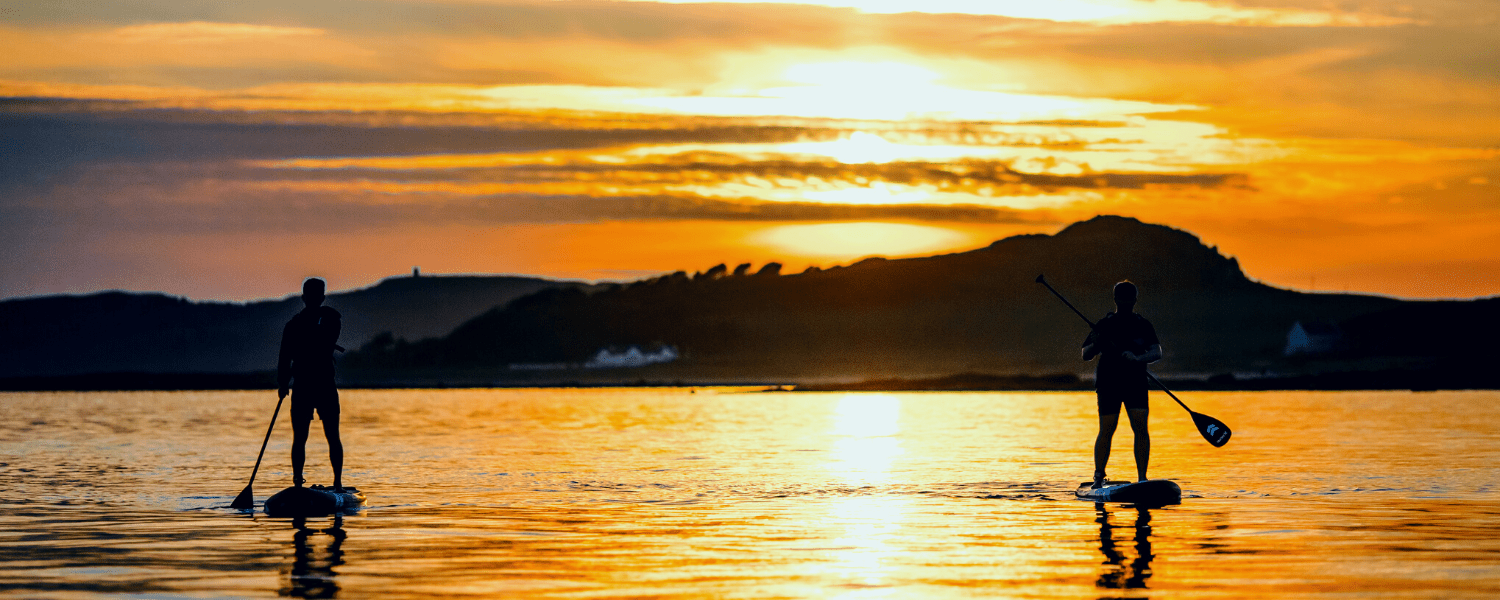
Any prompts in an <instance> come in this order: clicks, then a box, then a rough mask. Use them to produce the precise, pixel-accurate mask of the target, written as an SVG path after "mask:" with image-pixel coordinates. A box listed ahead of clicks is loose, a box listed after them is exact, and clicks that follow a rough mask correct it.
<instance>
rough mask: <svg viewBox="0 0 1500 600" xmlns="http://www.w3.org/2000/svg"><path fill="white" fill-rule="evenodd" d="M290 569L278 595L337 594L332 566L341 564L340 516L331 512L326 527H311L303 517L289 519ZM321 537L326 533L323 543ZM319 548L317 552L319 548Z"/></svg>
mask: <svg viewBox="0 0 1500 600" xmlns="http://www.w3.org/2000/svg"><path fill="white" fill-rule="evenodd" d="M292 527H295V528H296V529H297V532H296V533H294V534H292V546H293V548H292V570H291V573H290V579H289V584H288V586H287V587H285V588H282V589H281V590H280V594H281V595H282V596H290V597H293V598H334V597H337V596H338V593H339V584H338V582H337V581H335V580H334V575H335V573H334V570H333V569H334V567H337V566H339V565H342V564H344V550H343V549H342V546H343V544H344V538H346V537H348V534H346V533H344V517H343V515H334V517H333V526H332V527H329V528H327V529H312V528H310V527H308V526H307V519H302V518H298V519H292ZM322 536H328V539H327V540H326V545H324V546H322V547H321V548H320V547H319V543H320V542H325V540H323V539H322ZM319 550H321V552H320V551H319Z"/></svg>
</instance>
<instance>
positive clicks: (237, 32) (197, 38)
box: [112, 21, 327, 45]
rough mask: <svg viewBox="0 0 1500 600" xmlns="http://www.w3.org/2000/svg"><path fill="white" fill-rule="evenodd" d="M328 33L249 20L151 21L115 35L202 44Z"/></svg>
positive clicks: (143, 40)
mask: <svg viewBox="0 0 1500 600" xmlns="http://www.w3.org/2000/svg"><path fill="white" fill-rule="evenodd" d="M325 33H327V32H326V31H325V30H323V29H318V28H313V27H276V26H272V25H253V24H249V23H208V22H204V21H191V22H187V23H148V24H145V25H130V26H127V27H120V28H118V29H115V30H114V31H113V32H112V37H114V38H115V39H117V40H119V41H120V42H123V43H128V44H182V45H189V44H191V45H203V44H221V43H225V42H242V41H246V40H267V39H275V38H287V37H300V36H321V35H323V34H325Z"/></svg>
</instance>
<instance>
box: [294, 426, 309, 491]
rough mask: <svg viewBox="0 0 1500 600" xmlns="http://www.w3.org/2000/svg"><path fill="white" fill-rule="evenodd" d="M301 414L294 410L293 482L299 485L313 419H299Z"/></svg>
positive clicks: (301, 480) (300, 484)
mask: <svg viewBox="0 0 1500 600" xmlns="http://www.w3.org/2000/svg"><path fill="white" fill-rule="evenodd" d="M298 416H299V415H297V414H296V413H295V411H293V414H292V483H293V484H295V485H297V486H298V487H301V486H302V482H303V481H304V479H302V463H303V462H305V461H306V460H307V430H308V429H310V428H311V427H312V419H299V418H297V417H298Z"/></svg>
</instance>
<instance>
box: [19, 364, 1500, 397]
mask: <svg viewBox="0 0 1500 600" xmlns="http://www.w3.org/2000/svg"><path fill="white" fill-rule="evenodd" d="M1162 381H1163V383H1165V384H1166V385H1167V386H1168V387H1170V388H1171V389H1172V390H1174V391H1293V390H1306V391H1359V390H1372V391H1373V390H1412V391H1436V390H1496V389H1500V375H1496V374H1489V373H1483V372H1476V371H1465V372H1459V371H1454V370H1448V369H1387V370H1378V371H1345V372H1329V373H1315V374H1297V375H1284V376H1266V377H1255V378H1244V379H1241V378H1236V377H1234V376H1233V375H1229V374H1221V375H1214V376H1211V377H1187V376H1177V377H1173V376H1163V377H1162ZM340 387H342V388H343V389H443V388H494V389H508V388H597V387H763V388H765V389H766V391H778V390H779V391H797V392H854V391H859V392H919V391H943V392H996V391H1003V392H1048V391H1092V390H1093V382H1091V381H1089V380H1087V379H1082V378H1079V377H1078V376H1077V375H1074V374H1071V373H1059V374H1049V375H995V374H984V373H962V374H956V375H948V376H942V377H930V378H884V379H866V380H860V381H847V382H823V383H797V382H791V381H767V380H763V379H754V378H746V379H743V380H692V379H660V378H653V379H644V378H631V377H629V376H628V375H625V374H624V373H620V376H618V377H608V376H599V375H594V376H592V377H589V378H587V379H585V378H576V379H575V378H568V377H558V378H555V379H550V380H520V379H516V380H490V381H480V380H476V379H472V378H465V377H458V378H440V377H422V378H410V379H396V380H387V381H345V382H341V384H340ZM275 388H276V377H275V373H274V372H271V371H258V372H250V373H92V374H84V375H57V376H39V377H8V378H0V391H5V392H42V391H59V392H67V391H72V392H84V391H91V392H99V391H211V390H274V389H275Z"/></svg>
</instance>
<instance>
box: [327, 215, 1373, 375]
mask: <svg viewBox="0 0 1500 600" xmlns="http://www.w3.org/2000/svg"><path fill="white" fill-rule="evenodd" d="M709 273H710V274H704V275H699V276H697V277H690V276H688V275H687V274H686V273H681V272H679V273H676V274H673V275H670V276H666V277H660V278H656V279H651V280H643V281H638V282H634V283H631V284H628V285H612V286H606V287H603V288H601V289H598V290H597V291H595V292H593V293H585V292H583V291H579V290H548V291H543V292H541V293H538V294H535V295H532V296H528V297H525V298H521V299H518V300H517V301H515V302H513V303H511V304H509V305H507V306H504V307H499V308H496V309H495V310H492V311H490V312H487V313H485V314H483V315H481V316H479V317H477V318H475V319H474V320H472V321H470V322H468V323H465V324H464V325H462V326H460V327H458V328H457V329H455V330H454V331H453V333H452V334H450V335H449V336H447V337H445V338H442V339H434V340H427V341H424V342H421V343H417V344H410V345H401V346H399V347H385V348H382V349H379V350H376V349H373V348H372V349H370V350H369V351H367V352H363V353H360V354H359V355H357V356H351V357H350V359H349V360H348V361H346V362H347V364H348V365H349V366H350V367H351V368H352V369H353V371H352V372H353V373H355V374H357V375H372V376H376V377H377V378H378V377H389V376H391V375H392V374H399V373H403V372H407V373H423V374H425V375H424V376H440V377H445V378H453V377H459V378H462V377H471V378H474V379H475V380H490V381H503V380H505V379H507V378H508V377H511V376H512V375H513V373H511V372H510V371H509V370H508V369H507V365H508V364H512V363H559V362H561V363H570V362H571V363H576V362H582V361H584V360H586V359H587V358H588V357H589V356H591V355H592V354H593V353H595V352H597V351H598V350H599V349H600V348H607V347H623V346H627V345H641V346H646V347H650V346H656V345H671V346H674V347H676V348H677V349H678V350H679V351H680V352H681V353H682V354H683V355H684V358H683V359H682V360H679V361H677V362H676V363H671V364H667V365H657V366H652V367H647V368H645V369H641V370H638V371H635V372H633V373H632V374H628V375H627V374H625V373H620V372H595V373H594V374H589V373H583V372H582V371H580V372H579V373H580V375H579V376H580V377H584V378H585V379H587V378H589V377H603V378H609V377H616V378H618V377H637V376H639V377H647V378H651V377H654V378H658V379H661V380H673V379H682V380H693V381H725V380H728V381H745V380H760V381H809V380H828V379H844V380H848V379H878V378H890V377H924V376H942V375H950V374H953V373H967V372H978V373H1055V372H1074V373H1086V372H1088V370H1089V368H1090V365H1089V364H1087V363H1083V362H1082V361H1079V360H1078V359H1077V348H1078V345H1079V343H1080V342H1081V340H1082V339H1083V337H1084V336H1085V334H1086V333H1087V329H1086V326H1085V325H1083V324H1082V323H1081V322H1079V321H1078V319H1077V317H1076V316H1074V315H1073V314H1072V313H1071V312H1069V311H1068V310H1067V308H1066V307H1064V306H1062V305H1061V304H1060V303H1058V302H1057V301H1056V300H1055V299H1054V298H1052V296H1051V295H1050V294H1048V293H1047V292H1046V291H1045V290H1044V289H1042V288H1041V287H1040V286H1038V285H1036V284H1035V283H1034V279H1035V277H1036V275H1037V274H1038V273H1045V274H1046V275H1047V277H1048V279H1049V281H1051V282H1053V285H1055V286H1056V287H1057V288H1058V289H1059V290H1061V291H1062V292H1063V293H1065V294H1068V295H1069V296H1070V297H1071V298H1072V299H1073V301H1074V303H1075V304H1077V305H1078V306H1079V307H1080V308H1081V309H1083V310H1084V311H1085V312H1086V313H1087V314H1090V315H1091V316H1092V317H1093V318H1098V317H1100V316H1103V315H1104V314H1105V313H1106V312H1108V311H1109V310H1111V309H1112V303H1111V301H1110V293H1109V290H1110V287H1111V286H1112V285H1113V284H1114V283H1115V282H1116V281H1119V280H1121V279H1130V280H1132V281H1134V282H1136V283H1138V284H1139V285H1140V286H1141V288H1142V299H1141V304H1140V306H1139V310H1140V311H1141V312H1142V313H1143V314H1145V315H1147V316H1148V317H1150V318H1151V319H1152V320H1153V322H1154V323H1155V324H1156V326H1157V329H1158V331H1159V332H1160V334H1161V337H1162V339H1163V342H1164V345H1165V346H1166V348H1167V356H1168V359H1167V360H1166V361H1164V362H1163V363H1161V364H1159V365H1158V369H1159V370H1162V371H1164V372H1220V371H1228V370H1245V369H1261V368H1266V367H1267V366H1270V365H1273V364H1274V363H1276V361H1279V360H1280V354H1281V350H1282V349H1283V347H1284V346H1285V344H1286V332H1287V330H1288V329H1289V328H1290V327H1291V325H1292V324H1293V323H1294V322H1296V321H1299V320H1301V321H1332V322H1338V321H1344V320H1346V319H1349V318H1352V317H1355V316H1358V315H1364V314H1369V313H1373V312H1376V311H1380V310H1384V309H1389V308H1393V307H1395V306H1397V305H1399V304H1401V303H1400V301H1397V300H1394V299H1389V298H1381V297H1372V296H1357V295H1322V294H1303V293H1297V292H1292V291H1288V290H1282V289H1277V288H1273V287H1270V286H1266V285H1263V284H1260V283H1257V282H1255V281H1252V280H1250V279H1248V278H1247V277H1245V275H1244V273H1242V272H1241V270H1240V268H1239V265H1238V263H1236V262H1235V261H1234V259H1231V258H1227V257H1224V256H1223V255H1221V254H1219V253H1218V252H1217V251H1216V250H1215V249H1213V248H1210V247H1207V246H1205V245H1204V244H1202V243H1201V242H1200V241H1199V240H1198V239H1197V238H1196V237H1194V236H1193V235H1191V234H1188V233H1186V232H1183V231H1179V230H1176V229H1172V228H1169V227H1164V226H1160V225H1150V224H1144V223H1141V222H1139V221H1137V220H1135V219H1129V218H1122V217H1110V216H1104V217H1097V218H1095V219H1091V220H1089V221H1085V222H1081V223H1077V224H1074V225H1072V226H1070V227H1068V228H1066V229H1064V230H1062V231H1061V232H1059V233H1057V234H1056V235H1051V236H1048V235H1026V236H1018V237H1012V238H1008V239H1005V240H1001V241H998V242H995V243H994V244H992V245H990V246H989V247H986V248H982V249H978V250H974V251H970V252H962V253H955V254H947V255H942V256H932V257H924V258H911V259H901V260H886V259H878V258H876V259H867V260H864V261H860V262H858V263H855V264H852V265H849V266H847V267H840V268H833V269H828V270H823V271H816V270H813V271H808V272H804V273H801V274H797V275H786V276H778V275H749V274H745V273H742V274H740V275H731V276H724V275H723V273H724V269H718V268H716V269H712V270H710V272H709ZM632 380H633V379H632Z"/></svg>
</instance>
